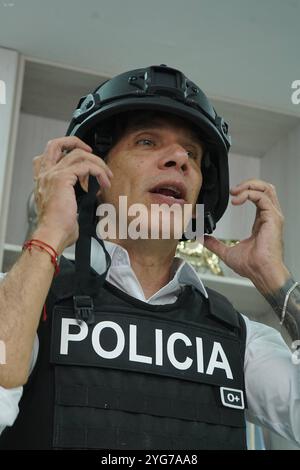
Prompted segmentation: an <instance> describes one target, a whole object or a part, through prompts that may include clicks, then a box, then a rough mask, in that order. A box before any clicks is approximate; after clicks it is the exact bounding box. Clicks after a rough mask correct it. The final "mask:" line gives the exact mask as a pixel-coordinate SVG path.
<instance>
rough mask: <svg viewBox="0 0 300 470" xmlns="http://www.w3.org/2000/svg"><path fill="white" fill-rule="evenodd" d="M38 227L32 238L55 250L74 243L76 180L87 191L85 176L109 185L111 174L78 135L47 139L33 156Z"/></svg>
mask: <svg viewBox="0 0 300 470" xmlns="http://www.w3.org/2000/svg"><path fill="white" fill-rule="evenodd" d="M33 171H34V180H35V183H36V185H35V200H36V205H37V212H38V226H37V229H36V230H35V232H34V237H35V238H40V239H42V240H43V241H45V242H48V243H50V244H51V245H52V246H53V248H55V249H56V250H57V251H58V253H61V252H62V251H63V250H64V249H65V248H66V247H68V246H70V245H72V244H73V243H75V242H76V240H77V238H78V235H79V230H78V222H77V202H76V197H75V190H74V186H75V184H76V182H77V180H78V179H79V181H80V184H81V187H82V188H83V189H84V190H85V191H87V189H88V188H87V186H88V177H89V175H93V176H95V177H96V178H97V180H98V183H99V184H100V186H104V187H110V185H111V183H110V178H111V177H112V176H113V175H112V172H111V170H110V169H109V167H108V166H107V165H106V163H105V162H104V161H103V160H102V159H101V158H99V157H98V156H96V155H93V154H92V149H91V147H90V146H89V145H87V144H86V143H84V142H83V141H82V140H80V139H79V138H78V137H61V138H58V139H53V140H50V141H49V142H48V143H47V145H46V148H45V150H44V152H43V154H42V155H39V156H37V157H35V158H34V159H33Z"/></svg>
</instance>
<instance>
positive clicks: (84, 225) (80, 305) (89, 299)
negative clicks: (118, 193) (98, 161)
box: [73, 176, 111, 323]
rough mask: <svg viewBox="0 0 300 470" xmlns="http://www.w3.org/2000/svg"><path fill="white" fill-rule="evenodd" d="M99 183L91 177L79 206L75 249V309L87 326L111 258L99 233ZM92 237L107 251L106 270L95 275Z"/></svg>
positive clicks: (78, 316)
mask: <svg viewBox="0 0 300 470" xmlns="http://www.w3.org/2000/svg"><path fill="white" fill-rule="evenodd" d="M98 188H99V186H98V182H97V180H96V178H95V177H94V176H89V189H88V192H87V193H85V194H84V195H83V196H82V198H81V201H80V204H79V215H78V224H79V237H78V240H77V242H76V246H75V289H74V297H73V301H74V309H75V314H76V318H77V320H78V321H79V322H80V321H82V320H84V321H86V322H87V323H93V322H94V313H93V296H95V295H96V294H98V292H99V289H100V288H101V287H102V286H103V284H104V282H105V278H106V275H107V271H108V269H109V267H110V264H111V258H110V256H109V254H108V252H107V250H106V248H105V246H104V242H103V240H101V239H100V238H98V236H97V234H96V224H95V216H96V215H95V214H96V206H97V201H96V193H97V191H98ZM91 237H94V238H95V239H96V240H97V242H98V243H99V244H100V245H101V248H102V249H103V250H104V253H105V259H106V269H105V271H104V272H103V273H102V274H98V273H96V271H95V270H94V269H93V268H92V267H91Z"/></svg>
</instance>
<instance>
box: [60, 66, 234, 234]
mask: <svg viewBox="0 0 300 470" xmlns="http://www.w3.org/2000/svg"><path fill="white" fill-rule="evenodd" d="M135 110H149V111H158V112H165V113H169V114H170V113H171V114H174V115H177V116H179V117H181V118H183V119H184V120H186V121H187V122H190V123H191V124H192V125H193V127H194V128H196V129H197V130H198V131H199V138H200V140H201V141H203V142H204V143H205V150H206V151H205V155H204V158H203V160H202V173H203V185H202V188H201V191H200V194H199V197H198V201H197V202H198V203H202V204H204V210H205V222H204V231H205V233H212V232H213V230H214V229H215V226H216V222H218V220H219V219H220V218H221V217H222V215H223V214H224V212H225V210H226V207H227V204H228V198H229V175H228V151H229V148H230V145H231V139H230V136H229V135H228V125H227V123H226V122H225V121H224V120H223V118H221V117H220V116H218V115H217V113H216V111H215V110H214V108H213V107H212V105H211V103H210V102H209V100H208V98H207V97H206V95H205V94H204V93H203V92H202V91H201V90H200V88H199V87H198V86H197V85H195V84H194V83H193V82H192V81H190V80H189V79H188V78H187V77H186V76H185V75H183V73H181V72H180V71H179V70H176V69H173V68H170V67H167V66H166V65H159V66H156V65H155V66H151V67H147V68H143V69H136V70H131V71H129V72H125V73H122V74H121V75H117V76H116V77H114V78H112V79H111V80H108V81H106V82H104V83H102V85H100V86H99V87H98V88H97V89H96V90H95V91H94V92H93V93H90V94H88V95H87V96H85V97H83V98H81V99H80V101H79V103H78V106H77V109H76V110H75V112H74V114H73V118H72V121H71V123H70V125H69V128H68V130H67V134H66V135H76V136H77V137H79V138H80V139H82V140H83V141H85V142H87V143H88V144H89V145H91V147H92V148H93V150H94V151H95V153H96V154H97V152H98V153H99V155H100V156H101V157H104V156H105V154H106V153H107V151H108V150H109V149H110V147H111V146H112V145H113V138H112V135H110V130H109V129H110V127H109V125H108V123H110V122H112V120H113V118H114V117H116V116H117V115H120V113H125V112H128V111H135ZM99 126H100V127H99ZM95 129H97V133H95ZM99 129H102V130H100V131H99Z"/></svg>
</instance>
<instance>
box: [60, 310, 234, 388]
mask: <svg viewBox="0 0 300 470" xmlns="http://www.w3.org/2000/svg"><path fill="white" fill-rule="evenodd" d="M102 316H103V314H102ZM105 316H106V315H105ZM107 316H108V314H107ZM115 316H116V317H118V315H116V314H115ZM56 318H58V315H56ZM109 318H111V315H109ZM118 320H119V321H118V322H116V321H110V320H104V321H100V322H99V323H97V324H96V325H95V326H94V327H93V330H92V332H91V331H90V332H89V328H88V325H87V323H86V322H84V321H82V322H81V324H78V322H77V321H76V320H75V319H74V318H61V333H60V337H61V341H60V355H66V356H68V353H69V345H70V343H76V344H74V345H73V353H74V348H76V347H77V348H78V349H81V347H80V346H79V345H77V343H78V342H82V341H85V340H86V339H87V337H88V336H89V339H88V340H90V341H91V344H92V348H93V350H94V352H95V353H96V354H97V355H98V356H99V357H100V358H102V359H104V360H105V359H106V360H109V362H110V364H109V365H110V366H112V365H113V362H114V360H115V359H119V358H120V357H122V355H124V359H123V360H124V361H126V360H127V361H129V364H130V363H142V364H145V365H146V364H149V366H151V365H154V366H161V367H162V366H164V360H165V358H167V362H168V364H169V366H170V368H175V369H178V370H182V371H186V370H188V369H191V368H193V359H192V358H191V357H189V356H187V353H184V349H185V350H186V351H190V350H192V356H193V357H194V358H195V361H196V367H195V371H196V372H197V373H199V374H206V375H209V376H213V375H214V373H215V369H222V370H224V373H225V376H226V378H227V379H231V380H232V379H233V375H232V370H231V367H230V364H229V361H228V358H227V355H226V353H225V351H224V348H225V349H226V350H227V351H228V353H229V355H230V354H231V355H232V352H233V349H234V346H232V345H231V342H228V340H227V341H225V340H223V341H224V347H223V346H222V343H221V342H219V341H211V339H210V338H208V337H207V335H202V337H199V336H196V337H194V338H193V339H192V340H191V338H190V337H189V336H188V335H187V334H185V333H183V332H182V331H175V332H173V333H171V334H166V332H165V327H166V325H165V324H164V325H163V326H162V328H161V329H160V328H155V329H154V328H153V322H151V321H149V320H145V319H143V318H136V321H135V324H133V323H130V317H128V323H129V325H128V324H127V318H126V316H124V315H123V316H122V317H121V318H119V319H118ZM155 323H156V324H157V322H155ZM72 327H75V328H74V329H76V330H77V332H76V333H75V332H73V333H71V330H72ZM128 327H129V328H128ZM168 330H169V328H168ZM142 331H144V332H146V334H147V336H148V335H149V338H148V337H147V338H145V337H144V338H143V341H141V340H140V341H139V338H138V334H140V333H141V332H142ZM89 333H90V334H89ZM151 336H153V337H152V338H151ZM138 342H139V343H140V345H141V348H142V345H143V344H144V343H145V344H149V345H151V347H152V348H153V352H152V354H151V355H149V356H147V355H143V354H139V353H138V351H137V349H138V346H137V345H138ZM180 342H181V343H182V344H180ZM126 343H128V357H125V346H126ZM211 346H212V347H211ZM204 351H205V353H206V356H205V359H206V360H204ZM178 356H186V357H185V358H183V357H181V360H179V358H178ZM208 358H209V359H208ZM204 364H207V366H206V368H205V365H204ZM145 370H147V368H146V367H145ZM170 370H171V369H170Z"/></svg>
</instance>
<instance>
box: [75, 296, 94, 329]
mask: <svg viewBox="0 0 300 470" xmlns="http://www.w3.org/2000/svg"><path fill="white" fill-rule="evenodd" d="M73 304H74V311H75V318H76V320H77V323H78V324H79V325H80V324H81V323H82V322H83V321H84V322H86V323H87V324H88V325H92V324H93V323H95V315H94V302H93V299H92V297H90V296H88V295H74V296H73Z"/></svg>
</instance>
